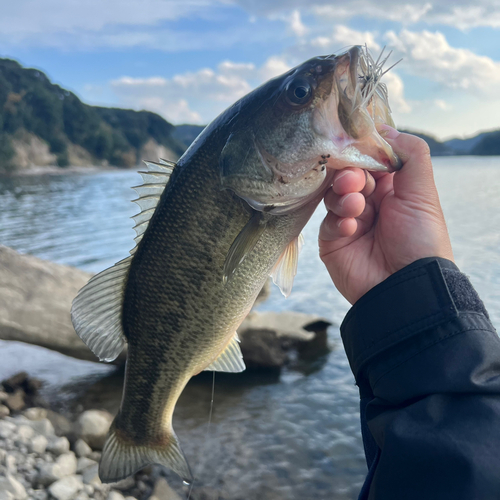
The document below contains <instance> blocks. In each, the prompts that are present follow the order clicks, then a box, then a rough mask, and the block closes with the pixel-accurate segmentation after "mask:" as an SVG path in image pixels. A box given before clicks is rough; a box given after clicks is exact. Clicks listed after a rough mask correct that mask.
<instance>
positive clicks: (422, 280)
mask: <svg viewBox="0 0 500 500" xmlns="http://www.w3.org/2000/svg"><path fill="white" fill-rule="evenodd" d="M462 311H471V312H476V313H481V314H482V315H485V316H486V318H487V317H488V316H487V313H486V310H485V309H484V305H483V303H482V302H481V299H480V298H479V296H478V295H477V293H476V292H475V290H474V288H473V287H472V285H471V284H470V282H469V280H468V279H467V277H466V276H465V275H464V274H462V273H461V272H460V271H459V269H458V268H457V266H455V264H453V262H451V261H449V260H447V259H442V258H439V257H431V258H425V259H420V260H418V261H416V262H413V263H412V264H410V265H409V266H407V267H405V268H404V269H401V270H400V271H398V272H397V273H395V274H393V275H392V276H390V277H389V278H387V279H386V280H385V281H383V282H382V283H380V284H379V285H377V286H376V287H374V288H372V289H371V290H370V291H369V292H367V293H366V294H365V295H364V296H363V297H361V298H360V299H359V300H358V302H356V304H354V306H353V307H352V308H351V309H350V311H349V312H348V314H347V315H346V317H345V319H344V321H343V322H342V325H341V327H340V332H341V336H342V340H343V342H344V347H345V350H346V353H347V357H348V359H349V363H350V365H351V369H352V371H353V373H354V376H355V377H356V382H357V384H358V385H359V386H360V389H361V392H362V393H363V392H364V393H365V394H366V393H367V392H371V391H370V390H369V386H367V380H365V378H366V377H364V375H363V374H364V372H366V371H367V367H368V366H369V365H370V362H371V361H372V360H373V359H375V358H379V357H380V356H381V355H382V354H383V353H387V352H388V351H391V352H392V351H394V349H395V348H396V346H399V350H400V349H402V348H404V345H405V344H408V342H411V341H410V339H414V338H415V337H416V336H419V334H423V332H427V334H428V335H433V334H436V335H437V334H438V333H437V332H439V331H440V329H439V328H436V327H438V326H439V325H442V324H445V323H448V322H450V321H452V320H453V319H454V318H457V317H458V315H459V313H460V312H462ZM426 341H428V342H432V341H433V340H432V339H430V338H428V339H426ZM436 341H437V340H436ZM397 357H398V358H400V356H397ZM368 385H369V384H368Z"/></svg>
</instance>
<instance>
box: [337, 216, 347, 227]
mask: <svg viewBox="0 0 500 500" xmlns="http://www.w3.org/2000/svg"><path fill="white" fill-rule="evenodd" d="M345 220H346V219H345V218H344V219H339V221H338V222H337V227H340V226H341V225H342V223H343V222H344V221H345Z"/></svg>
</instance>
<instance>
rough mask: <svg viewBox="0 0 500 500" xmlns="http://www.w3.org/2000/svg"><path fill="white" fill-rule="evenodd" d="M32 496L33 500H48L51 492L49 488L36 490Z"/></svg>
mask: <svg viewBox="0 0 500 500" xmlns="http://www.w3.org/2000/svg"><path fill="white" fill-rule="evenodd" d="M31 497H32V498H33V500H48V498H49V494H48V492H47V490H35V491H34V492H33V493H32V494H31Z"/></svg>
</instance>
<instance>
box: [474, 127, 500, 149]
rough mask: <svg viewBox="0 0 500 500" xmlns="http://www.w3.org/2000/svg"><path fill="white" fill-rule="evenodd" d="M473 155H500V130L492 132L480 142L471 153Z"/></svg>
mask: <svg viewBox="0 0 500 500" xmlns="http://www.w3.org/2000/svg"><path fill="white" fill-rule="evenodd" d="M471 154H473V155H500V130H498V131H496V132H491V133H489V134H488V135H486V136H485V137H483V138H482V139H481V141H479V143H478V144H476V145H475V146H474V147H473V148H472V151H471Z"/></svg>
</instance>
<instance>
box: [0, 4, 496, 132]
mask: <svg viewBox="0 0 500 500" xmlns="http://www.w3.org/2000/svg"><path fill="white" fill-rule="evenodd" d="M2 4H3V5H2V16H1V17H0V56H1V57H11V58H14V59H17V60H19V61H20V62H21V63H22V64H23V65H26V66H30V67H38V68H40V69H42V70H43V71H45V72H46V73H47V74H48V76H49V77H50V78H51V79H52V80H53V81H55V82H57V83H59V84H61V85H62V86H64V87H66V88H70V89H71V90H73V91H74V92H75V93H76V94H77V95H79V96H80V97H81V98H82V99H83V100H84V101H85V102H88V103H92V104H100V105H105V106H121V107H131V108H134V109H149V110H152V111H155V112H158V113H159V114H161V115H162V116H164V117H165V118H167V119H168V120H170V121H171V122H173V123H186V122H188V123H203V124H204V123H207V122H209V121H210V120H212V119H213V118H214V117H215V116H217V114H218V113H220V112H221V111H222V110H224V109H225V108H226V107H227V106H229V105H230V104H231V103H232V102H234V101H235V100H236V99H238V98H239V97H241V96H242V95H244V94H245V93H247V92H248V91H250V90H251V89H252V88H254V87H255V86H257V85H259V84H260V83H262V82H263V81H265V80H266V79H268V78H271V77H273V76H275V75H277V74H280V73H282V72H283V71H286V70H287V69H288V68H290V67H292V66H294V65H295V64H298V63H300V62H302V61H303V60H305V59H307V58H309V57H312V56H315V55H320V54H327V53H335V52H337V51H339V49H341V48H342V47H345V46H348V45H353V44H364V43H367V44H368V47H369V48H370V49H371V50H372V52H377V51H380V50H381V48H382V47H383V46H387V47H388V49H391V50H393V56H392V58H391V59H392V61H393V62H395V61H397V60H398V59H400V58H403V61H402V62H401V63H400V64H399V65H398V66H397V67H396V68H394V70H391V72H389V73H388V74H387V75H386V84H387V85H388V87H389V96H390V102H391V106H392V108H393V112H394V117H395V120H396V123H397V124H398V125H399V126H400V127H406V128H412V129H414V130H421V131H428V132H431V133H433V134H435V135H436V136H438V137H440V138H448V137H450V136H469V135H472V134H474V133H475V132H476V131H478V130H487V129H492V128H500V2H499V1H498V0H476V2H475V3H474V4H471V3H468V2H465V1H463V0H458V1H455V2H449V1H446V0H436V1H425V0H421V1H416V2H412V3H406V4H405V3H404V0H403V1H401V0H351V1H350V2H345V3H339V2H337V3H335V2H332V1H325V0H307V1H306V0H274V1H273V0H184V1H178V0H85V2H83V1H81V0H64V1H63V0H17V1H16V2H7V1H6V0H4V1H3V2H2Z"/></svg>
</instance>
